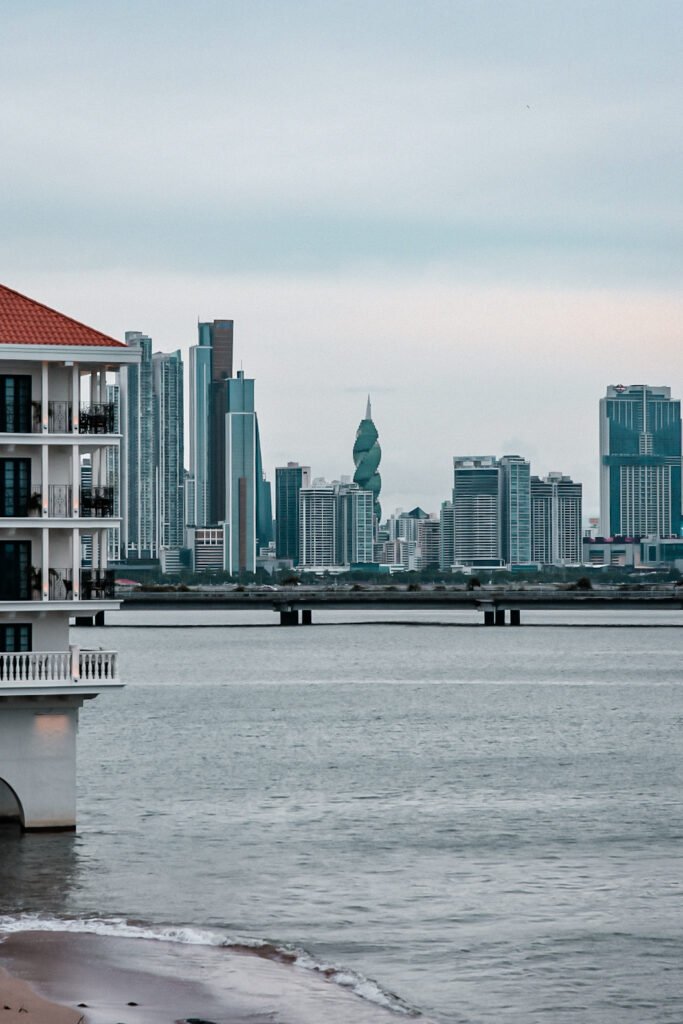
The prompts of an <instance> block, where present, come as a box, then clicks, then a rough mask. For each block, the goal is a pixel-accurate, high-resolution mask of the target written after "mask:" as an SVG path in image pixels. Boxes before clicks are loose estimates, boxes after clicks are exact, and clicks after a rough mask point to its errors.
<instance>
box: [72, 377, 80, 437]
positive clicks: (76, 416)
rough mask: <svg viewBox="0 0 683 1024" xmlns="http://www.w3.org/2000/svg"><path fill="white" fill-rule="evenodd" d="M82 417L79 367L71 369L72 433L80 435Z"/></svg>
mask: <svg viewBox="0 0 683 1024" xmlns="http://www.w3.org/2000/svg"><path fill="white" fill-rule="evenodd" d="M80 417H81V379H80V371H79V369H78V366H77V365H75V366H72V367H71V431H72V433H74V434H77V433H78V428H79V426H80Z"/></svg>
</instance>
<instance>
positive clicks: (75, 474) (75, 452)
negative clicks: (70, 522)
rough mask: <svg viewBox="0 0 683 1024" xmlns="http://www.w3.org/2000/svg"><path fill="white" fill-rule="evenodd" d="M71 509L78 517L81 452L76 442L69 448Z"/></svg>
mask: <svg viewBox="0 0 683 1024" xmlns="http://www.w3.org/2000/svg"><path fill="white" fill-rule="evenodd" d="M71 509H72V515H73V516H74V517H75V518H78V516H79V515H80V509H81V452H80V448H79V447H78V445H77V444H75V445H74V446H73V448H72V449H71Z"/></svg>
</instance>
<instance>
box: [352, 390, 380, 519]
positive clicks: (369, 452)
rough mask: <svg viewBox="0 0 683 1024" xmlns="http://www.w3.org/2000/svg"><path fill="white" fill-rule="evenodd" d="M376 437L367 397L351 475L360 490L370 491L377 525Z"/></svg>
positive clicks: (377, 450)
mask: <svg viewBox="0 0 683 1024" xmlns="http://www.w3.org/2000/svg"><path fill="white" fill-rule="evenodd" d="M378 437H379V435H378V433H377V427H376V426H375V424H374V423H373V420H372V406H371V404H370V396H369V395H368V404H367V408H366V410H365V416H364V417H363V419H362V420H361V421H360V423H359V425H358V430H357V431H356V440H355V442H354V445H353V462H354V465H355V467H356V471H355V473H354V474H353V482H354V483H355V484H358V486H359V487H360V488H361V490H364V491H372V494H373V497H374V516H375V522H376V523H379V522H380V521H381V518H382V508H381V505H380V503H379V495H380V491H381V490H382V478H381V477H380V475H379V472H378V468H379V464H380V461H381V458H382V449H381V448H380V446H379V440H378Z"/></svg>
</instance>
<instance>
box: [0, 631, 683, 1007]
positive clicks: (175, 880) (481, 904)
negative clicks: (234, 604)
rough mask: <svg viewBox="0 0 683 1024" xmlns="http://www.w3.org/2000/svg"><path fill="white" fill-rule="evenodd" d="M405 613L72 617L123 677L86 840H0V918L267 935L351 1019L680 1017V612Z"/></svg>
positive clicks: (87, 798)
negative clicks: (292, 619) (500, 618)
mask: <svg viewBox="0 0 683 1024" xmlns="http://www.w3.org/2000/svg"><path fill="white" fill-rule="evenodd" d="M354 618H355V620H356V621H354ZM364 618H366V619H367V618H368V616H364ZM381 618H382V616H375V619H381ZM406 618H410V619H411V620H412V622H413V623H414V624H412V625H411V624H407V623H398V624H378V623H377V622H375V623H371V624H368V623H364V622H360V621H357V620H358V619H359V616H355V617H354V616H352V615H349V614H342V613H339V614H337V615H336V616H335V615H334V614H332V613H328V614H327V615H326V616H324V617H323V616H319V617H318V620H319V621H318V624H317V625H314V626H313V627H312V628H303V627H300V628H297V629H292V628H289V629H288V628H280V627H278V626H273V625H272V624H271V622H270V620H269V619H268V618H265V619H264V618H263V616H262V615H259V614H254V615H251V616H249V615H245V616H244V617H243V618H242V620H237V619H236V618H235V617H234V616H230V615H227V616H223V615H221V613H210V614H208V615H205V616H203V617H198V616H196V615H187V616H184V617H182V616H179V615H178V616H176V619H175V620H174V619H172V618H170V617H169V616H168V615H167V614H162V613H159V614H156V615H152V614H149V615H146V616H145V617H144V618H142V619H141V618H137V617H134V616H132V615H130V614H127V615H123V614H120V615H118V616H115V617H114V616H112V617H111V622H112V625H111V626H107V627H105V628H103V629H95V630H93V629H91V630H76V631H74V638H75V639H76V640H77V641H78V642H80V643H81V644H82V645H83V646H84V647H85V646H89V647H92V646H101V647H103V648H104V649H117V650H119V651H120V652H121V671H122V675H123V676H124V677H125V679H126V681H127V683H128V685H127V687H126V689H125V690H124V691H122V692H120V693H118V694H110V695H107V696H102V697H99V698H98V699H97V700H95V701H92V702H89V703H88V704H87V705H86V707H85V708H84V709H83V711H82V714H81V728H80V736H79V830H78V833H77V834H76V835H75V836H63V835H62V836H25V837H23V838H21V839H19V838H18V837H17V836H16V835H15V834H9V833H4V832H3V833H2V834H0V881H1V882H2V884H1V885H0V914H1V915H3V919H2V921H0V927H5V928H10V929H11V928H13V927H18V926H20V925H21V926H23V925H25V924H26V923H27V920H36V919H37V920H38V921H39V922H42V927H60V928H61V927H67V928H72V929H83V928H88V929H92V930H99V931H103V932H106V933H109V934H121V935H129V936H131V935H138V934H139V935H146V936H150V941H153V939H152V938H151V937H152V936H154V935H156V936H158V937H166V938H172V939H174V940H177V941H180V942H183V941H184V942H186V943H188V950H189V949H190V944H202V943H205V944H207V946H208V945H210V944H212V945H217V944H220V943H222V942H226V943H229V944H231V943H237V944H240V943H246V944H260V943H266V944H268V945H266V946H265V947H264V949H265V950H266V951H268V950H270V949H271V948H272V949H273V950H283V949H286V950H291V951H293V953H294V955H295V957H296V958H297V966H292V968H291V969H292V970H293V971H301V970H304V969H306V968H308V969H311V970H313V971H315V970H316V969H319V968H325V969H326V970H327V971H328V974H327V975H325V976H323V975H321V979H320V985H321V991H322V986H323V984H324V985H327V986H329V984H330V982H331V983H335V982H337V983H339V984H340V985H341V986H342V987H345V988H346V989H348V990H349V991H352V992H355V993H356V1000H357V1002H356V1005H357V1006H358V1014H357V1017H358V1019H359V1020H360V1019H361V1007H362V1011H363V1019H364V1020H365V1019H371V1017H370V1018H368V1017H367V1014H368V1013H370V1014H371V1012H372V1008H373V1007H376V1008H377V1013H378V1019H380V1015H381V1019H385V1017H386V1016H387V1015H388V1011H391V1014H392V1015H395V1016H396V1019H397V1020H400V1019H405V1018H406V1016H407V1015H409V1014H423V1015H425V1016H426V1017H428V1018H429V1019H430V1020H435V1021H438V1022H441V1024H454V1022H489V1021H491V1022H493V1021H495V1022H498V1024H501V1022H504V1024H505V1022H515V1024H516V1022H526V1021H528V1022H538V1024H540V1022H543V1024H550V1022H553V1024H554V1022H557V1021H566V1022H568V1024H579V1022H581V1024H586V1022H600V1024H612V1022H614V1024H617V1022H619V1024H623V1022H633V1024H636V1022H638V1024H642V1022H648V1024H664V1022H671V1024H674V1022H676V1024H680V1021H681V1020H683V978H682V977H681V963H682V962H683V936H682V929H681V921H682V919H683V857H682V851H683V815H682V811H681V783H682V781H683V731H682V725H683V686H682V672H683V667H682V666H683V659H682V657H681V655H682V653H683V628H682V627H683V618H682V617H681V616H679V615H676V613H642V614H640V615H639V616H635V615H631V616H630V617H629V619H628V621H626V620H625V618H624V616H619V615H614V614H609V613H607V614H605V615H603V616H602V617H601V618H600V619H598V618H596V617H595V616H593V615H589V614H586V615H585V616H584V617H583V618H581V617H578V616H574V617H573V618H572V620H571V622H572V623H573V624H572V625H565V624H563V617H562V616H556V617H552V616H550V615H546V616H545V617H544V616H539V615H537V616H536V617H535V621H536V623H537V625H536V626H535V627H533V628H525V627H524V626H522V627H521V628H519V629H513V628H510V627H507V628H505V629H485V628H483V627H481V626H479V625H478V623H477V619H476V618H475V617H474V616H468V614H467V613H465V614H462V615H460V616H457V615H444V616H443V617H442V618H441V621H434V618H435V617H434V615H433V614H432V616H428V615H421V614H418V613H414V614H411V615H409V616H406ZM173 621H177V622H178V623H181V622H185V625H182V624H177V625H169V623H170V622H173ZM236 622H240V623H241V624H236ZM625 622H626V624H624V623H625ZM142 626H144V628H140V627H142ZM198 626H201V627H202V628H195V627H198ZM31 915H33V917H31ZM192 948H194V946H193V947H192ZM188 955H189V953H188ZM324 978H327V980H324ZM321 1005H322V1004H321ZM346 1005H347V1004H345V1006H346ZM343 1012H344V1013H346V1014H348V1013H349V1011H348V1009H346V1010H345V1011H343ZM355 1016H356V1015H355V1014H354V1015H353V1016H350V1017H348V1016H347V1019H349V1020H353V1019H354V1017H355ZM320 1019H321V1020H322V1019H326V1018H325V1017H324V1016H321V1018H320ZM329 1019H332V1018H331V1017H329Z"/></svg>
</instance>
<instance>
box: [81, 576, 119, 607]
mask: <svg viewBox="0 0 683 1024" xmlns="http://www.w3.org/2000/svg"><path fill="white" fill-rule="evenodd" d="M115 596H116V584H115V582H114V570H113V569H82V570H81V601H113V600H114V598H115Z"/></svg>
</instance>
